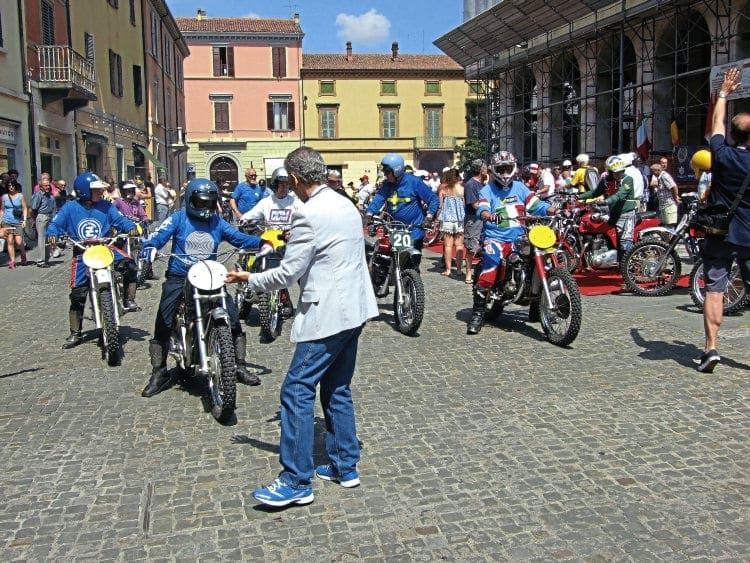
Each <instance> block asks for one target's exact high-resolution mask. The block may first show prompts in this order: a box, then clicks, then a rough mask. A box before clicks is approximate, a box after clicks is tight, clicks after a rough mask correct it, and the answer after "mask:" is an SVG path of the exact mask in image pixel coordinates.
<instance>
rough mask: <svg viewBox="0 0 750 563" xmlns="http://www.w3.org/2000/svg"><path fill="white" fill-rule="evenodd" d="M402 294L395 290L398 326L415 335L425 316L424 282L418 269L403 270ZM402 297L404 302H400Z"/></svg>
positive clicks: (399, 329)
mask: <svg viewBox="0 0 750 563" xmlns="http://www.w3.org/2000/svg"><path fill="white" fill-rule="evenodd" d="M401 287H402V288H403V290H404V293H403V295H402V296H399V292H398V291H394V292H393V312H394V314H395V316H396V328H398V331H399V332H400V333H402V334H406V335H407V336H411V335H413V334H414V333H415V332H417V330H419V325H421V324H422V317H424V283H423V282H422V278H421V277H420V276H419V273H418V272H417V271H416V270H404V271H403V272H401ZM399 297H402V302H399Z"/></svg>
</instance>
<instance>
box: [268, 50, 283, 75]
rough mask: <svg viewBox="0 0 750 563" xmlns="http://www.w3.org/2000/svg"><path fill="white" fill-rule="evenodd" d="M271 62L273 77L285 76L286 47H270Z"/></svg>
mask: <svg viewBox="0 0 750 563" xmlns="http://www.w3.org/2000/svg"><path fill="white" fill-rule="evenodd" d="M271 62H272V63H273V76H274V78H284V77H285V76H286V47H271Z"/></svg>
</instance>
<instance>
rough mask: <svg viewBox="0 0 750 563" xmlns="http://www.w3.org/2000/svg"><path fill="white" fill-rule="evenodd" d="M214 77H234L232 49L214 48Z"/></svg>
mask: <svg viewBox="0 0 750 563" xmlns="http://www.w3.org/2000/svg"><path fill="white" fill-rule="evenodd" d="M213 61H214V76H234V47H214V48H213Z"/></svg>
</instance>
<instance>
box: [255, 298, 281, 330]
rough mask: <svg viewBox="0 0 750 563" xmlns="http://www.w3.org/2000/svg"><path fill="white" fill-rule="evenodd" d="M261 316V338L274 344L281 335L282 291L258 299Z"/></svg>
mask: <svg viewBox="0 0 750 563" xmlns="http://www.w3.org/2000/svg"><path fill="white" fill-rule="evenodd" d="M258 315H259V316H260V338H261V340H262V341H264V342H273V341H274V340H276V337H277V336H279V335H280V334H281V325H282V323H283V319H282V317H281V291H280V290H278V289H277V290H274V291H269V292H267V293H263V294H262V295H261V296H260V297H259V299H258Z"/></svg>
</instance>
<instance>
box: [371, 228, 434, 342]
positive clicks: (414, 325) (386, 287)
mask: <svg viewBox="0 0 750 563" xmlns="http://www.w3.org/2000/svg"><path fill="white" fill-rule="evenodd" d="M413 227H414V225H406V224H405V223H403V222H401V221H396V220H395V219H393V218H391V217H390V216H388V215H384V216H383V217H377V216H375V217H373V218H372V223H371V225H370V226H369V227H368V235H369V236H371V237H375V241H374V242H369V241H367V242H366V243H365V249H366V253H367V267H368V270H369V272H370V279H371V280H372V286H373V289H374V290H375V295H376V296H377V297H379V298H380V297H386V296H387V295H388V293H389V292H390V288H391V286H392V287H393V313H394V316H395V320H396V329H397V330H398V331H399V332H400V333H402V334H405V335H407V336H412V335H414V334H415V333H416V332H417V330H419V326H420V325H421V324H422V318H423V317H424V305H425V292H424V282H423V281H422V278H421V276H420V275H419V261H420V258H421V256H422V252H421V251H420V250H417V249H416V248H414V245H413V243H412V238H411V230H412V228H413Z"/></svg>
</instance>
